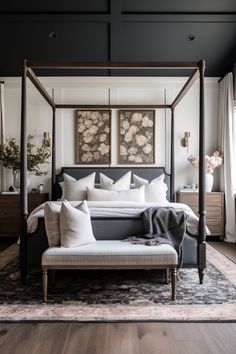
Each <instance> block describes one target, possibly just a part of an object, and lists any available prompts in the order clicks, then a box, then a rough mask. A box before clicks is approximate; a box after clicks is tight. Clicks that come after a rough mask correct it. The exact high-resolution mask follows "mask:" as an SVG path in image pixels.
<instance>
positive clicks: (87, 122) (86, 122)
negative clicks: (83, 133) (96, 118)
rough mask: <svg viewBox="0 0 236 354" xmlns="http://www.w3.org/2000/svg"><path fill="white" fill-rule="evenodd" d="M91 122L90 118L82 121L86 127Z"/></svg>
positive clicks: (89, 125)
mask: <svg viewBox="0 0 236 354" xmlns="http://www.w3.org/2000/svg"><path fill="white" fill-rule="evenodd" d="M92 124H93V122H92V121H91V120H90V119H87V120H85V121H84V125H85V126H86V128H90V127H91V125H92Z"/></svg>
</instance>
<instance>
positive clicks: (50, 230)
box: [44, 202, 61, 247]
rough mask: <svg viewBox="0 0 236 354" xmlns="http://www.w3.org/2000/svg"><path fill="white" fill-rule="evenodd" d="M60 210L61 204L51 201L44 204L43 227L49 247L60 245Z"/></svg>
mask: <svg viewBox="0 0 236 354" xmlns="http://www.w3.org/2000/svg"><path fill="white" fill-rule="evenodd" d="M60 211H61V206H60V205H58V204H55V203H53V202H47V203H45V205H44V216H45V228H46V233H47V238H48V244H49V247H57V246H59V245H60V243H61V240H60Z"/></svg>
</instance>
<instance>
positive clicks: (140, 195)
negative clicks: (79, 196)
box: [87, 186, 145, 203]
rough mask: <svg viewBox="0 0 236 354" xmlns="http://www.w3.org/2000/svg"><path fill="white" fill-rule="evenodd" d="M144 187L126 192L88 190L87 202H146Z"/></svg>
mask: <svg viewBox="0 0 236 354" xmlns="http://www.w3.org/2000/svg"><path fill="white" fill-rule="evenodd" d="M144 189H145V188H144V186H141V187H140V188H136V189H128V190H125V191H107V190H104V189H90V188H87V198H88V199H87V200H90V201H91V200H93V201H116V200H118V201H121V200H122V201H129V202H140V203H143V202H145V191H144Z"/></svg>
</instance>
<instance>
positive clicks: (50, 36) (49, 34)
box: [48, 32, 57, 39]
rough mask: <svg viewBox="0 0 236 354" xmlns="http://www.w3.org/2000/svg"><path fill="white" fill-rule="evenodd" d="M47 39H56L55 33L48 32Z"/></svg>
mask: <svg viewBox="0 0 236 354" xmlns="http://www.w3.org/2000/svg"><path fill="white" fill-rule="evenodd" d="M48 37H49V38H51V39H56V38H57V33H56V32H49V33H48Z"/></svg>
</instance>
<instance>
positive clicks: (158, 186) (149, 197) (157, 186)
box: [133, 174, 168, 202]
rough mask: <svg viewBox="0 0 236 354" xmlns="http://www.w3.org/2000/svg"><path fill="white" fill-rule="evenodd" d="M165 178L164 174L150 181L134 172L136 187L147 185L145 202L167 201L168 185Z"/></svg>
mask: <svg viewBox="0 0 236 354" xmlns="http://www.w3.org/2000/svg"><path fill="white" fill-rule="evenodd" d="M164 178H165V175H164V174H162V175H160V176H159V177H157V178H155V179H153V180H152V181H151V182H150V183H149V181H148V180H146V179H144V178H141V177H139V176H137V175H135V174H133V179H134V186H135V188H137V187H140V186H145V202H167V198H166V192H167V190H168V187H167V185H166V183H164Z"/></svg>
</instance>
